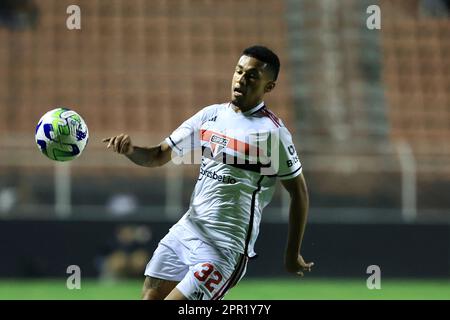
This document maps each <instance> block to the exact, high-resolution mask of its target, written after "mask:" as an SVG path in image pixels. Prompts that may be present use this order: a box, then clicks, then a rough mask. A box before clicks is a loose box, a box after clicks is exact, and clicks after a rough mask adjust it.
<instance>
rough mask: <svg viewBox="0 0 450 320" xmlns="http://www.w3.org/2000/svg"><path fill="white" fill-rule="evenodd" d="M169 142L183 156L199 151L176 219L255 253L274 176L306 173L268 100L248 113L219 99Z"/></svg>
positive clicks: (221, 243)
mask: <svg viewBox="0 0 450 320" xmlns="http://www.w3.org/2000/svg"><path fill="white" fill-rule="evenodd" d="M166 142H167V143H168V144H169V146H170V147H171V148H172V150H173V151H175V152H176V153H177V154H178V155H179V156H184V155H186V154H187V153H188V152H189V151H192V150H197V152H200V151H201V157H198V158H199V159H200V158H201V166H200V174H199V177H198V181H197V183H196V185H195V189H194V191H193V194H192V197H191V202H190V206H189V210H188V212H186V214H185V215H184V216H183V217H182V218H181V219H180V221H179V222H178V223H179V224H183V225H184V226H185V227H187V228H189V229H191V230H192V231H194V232H195V233H196V234H198V235H199V237H200V238H201V239H203V240H204V241H205V242H208V243H211V244H213V245H215V246H217V247H223V248H227V249H231V250H234V251H236V252H239V253H242V254H246V255H248V256H249V257H253V256H255V251H254V245H255V241H256V238H257V237H258V233H259V224H260V221H261V213H262V210H263V209H264V207H265V206H267V204H268V203H269V202H270V200H271V199H272V196H273V193H274V190H275V183H276V179H277V178H279V179H292V178H294V177H296V176H298V175H299V174H300V173H301V172H302V166H301V163H300V161H299V158H298V156H297V152H296V150H295V147H294V144H293V142H292V137H291V134H290V133H289V131H288V130H287V128H286V127H285V126H284V125H283V123H282V121H281V120H280V119H278V118H277V117H276V116H275V115H274V114H273V113H272V112H271V111H269V110H268V109H267V108H266V106H265V105H264V102H262V103H260V104H259V105H257V106H256V107H254V108H252V109H251V110H248V111H246V112H241V111H239V109H237V108H236V107H235V106H233V105H232V104H231V103H224V104H215V105H211V106H208V107H205V108H203V109H202V110H200V111H199V112H198V113H197V114H195V115H194V116H193V117H191V118H190V119H188V120H186V121H185V122H184V123H183V124H181V126H180V127H179V128H177V129H176V130H175V131H174V132H173V133H172V134H171V135H170V136H169V137H168V138H166ZM191 159H192V157H191Z"/></svg>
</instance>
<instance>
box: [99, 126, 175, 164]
mask: <svg viewBox="0 0 450 320" xmlns="http://www.w3.org/2000/svg"><path fill="white" fill-rule="evenodd" d="M102 142H104V143H108V145H107V147H106V148H107V149H109V148H112V149H113V151H115V152H117V153H119V154H123V155H125V156H126V157H127V158H128V159H130V160H131V161H132V162H134V163H135V164H137V165H140V166H144V167H159V166H162V165H164V164H166V163H167V162H169V161H170V160H171V153H172V149H171V148H170V147H169V145H168V144H167V143H166V142H165V141H163V142H161V143H160V144H159V145H157V146H153V147H139V146H135V145H133V143H132V142H131V138H130V137H129V136H128V135H124V134H120V135H118V136H115V137H110V138H106V139H103V140H102Z"/></svg>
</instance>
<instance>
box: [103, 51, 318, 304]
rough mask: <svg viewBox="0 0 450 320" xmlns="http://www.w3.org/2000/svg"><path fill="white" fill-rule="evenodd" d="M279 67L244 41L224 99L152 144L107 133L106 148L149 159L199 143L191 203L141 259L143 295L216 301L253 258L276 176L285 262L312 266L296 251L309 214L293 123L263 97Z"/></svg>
mask: <svg viewBox="0 0 450 320" xmlns="http://www.w3.org/2000/svg"><path fill="white" fill-rule="evenodd" d="M279 69H280V61H279V59H278V57H277V55H276V54H275V53H273V52H272V51H271V50H270V49H268V48H266V47H263V46H252V47H249V48H247V49H245V50H244V51H243V53H242V55H241V57H240V59H239V61H238V63H237V65H236V68H235V71H234V75H233V79H232V82H231V101H230V102H227V103H222V104H214V105H211V106H208V107H205V108H203V109H202V110H200V111H199V112H198V113H196V114H195V115H194V116H192V117H191V118H189V119H188V120H186V121H185V122H184V123H183V124H181V126H180V127H179V128H177V129H176V130H175V131H174V132H173V133H172V134H171V135H170V136H169V137H167V138H166V139H165V140H164V141H163V142H161V143H160V144H159V145H157V146H154V147H139V146H135V145H134V144H133V143H132V141H131V139H130V137H129V136H128V135H125V134H120V135H118V136H115V137H110V138H106V139H103V142H105V143H107V148H112V149H113V150H114V151H115V152H117V153H119V154H123V155H125V156H126V157H128V158H129V159H130V160H131V161H132V162H134V163H136V164H138V165H140V166H146V167H158V166H162V165H164V164H165V163H167V162H169V161H170V160H172V159H173V157H172V156H174V157H175V156H183V155H186V154H187V153H188V152H190V151H192V150H201V151H202V154H201V155H202V156H201V166H200V174H199V178H198V181H197V184H196V186H195V189H194V192H193V194H192V197H191V202H190V206H189V209H188V211H187V212H186V213H185V214H184V216H183V217H182V218H181V219H180V220H179V221H178V222H177V223H176V224H175V225H174V226H173V227H172V228H170V231H169V232H168V234H167V235H166V236H165V237H164V238H163V239H162V240H161V241H160V242H159V245H158V247H157V248H156V250H155V252H154V253H153V257H152V258H151V259H150V261H149V263H148V264H147V267H146V270H145V276H146V278H145V281H144V287H143V299H150V300H153V299H171V300H183V299H189V300H200V299H203V300H216V299H222V298H223V297H224V295H225V294H226V293H227V292H228V291H229V290H230V289H231V288H232V287H233V286H235V285H236V284H237V283H238V282H239V281H240V280H241V278H242V277H243V275H244V274H245V271H246V268H247V262H248V260H249V258H252V257H254V256H256V253H255V251H254V245H255V241H256V238H257V236H258V232H259V224H260V221H261V213H262V210H263V208H264V207H265V206H266V205H267V204H268V203H269V202H270V200H271V198H272V195H273V192H274V189H275V183H276V179H277V178H278V179H280V180H281V182H282V185H283V186H284V187H285V188H286V190H287V191H288V192H289V194H290V199H291V202H290V209H289V227H288V238H287V246H286V251H285V261H284V262H285V266H286V269H287V271H288V272H291V273H294V274H298V275H300V276H303V273H304V272H305V271H311V268H312V266H313V265H314V263H312V262H310V263H306V262H305V261H304V259H303V257H302V255H301V254H300V249H301V243H302V238H303V234H304V231H305V225H306V220H307V213H308V192H307V187H306V183H305V179H304V177H303V174H302V166H301V163H300V161H299V158H298V156H297V152H296V150H295V147H294V144H293V143H292V137H291V135H290V133H289V131H288V130H287V128H286V127H285V126H284V125H283V123H282V121H281V120H280V119H278V118H277V117H276V116H275V115H274V114H273V113H272V112H271V111H270V110H269V109H268V108H267V106H266V105H265V104H264V101H263V97H264V95H265V94H266V93H269V92H271V91H272V90H273V89H274V87H275V83H276V80H277V77H278V73H279Z"/></svg>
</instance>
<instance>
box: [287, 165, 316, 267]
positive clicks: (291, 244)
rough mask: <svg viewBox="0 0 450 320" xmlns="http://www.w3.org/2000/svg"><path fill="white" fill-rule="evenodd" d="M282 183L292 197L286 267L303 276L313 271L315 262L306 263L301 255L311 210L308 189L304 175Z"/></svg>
mask: <svg viewBox="0 0 450 320" xmlns="http://www.w3.org/2000/svg"><path fill="white" fill-rule="evenodd" d="M281 183H282V184H283V186H284V187H285V188H286V190H287V191H288V192H289V195H290V196H291V204H290V207H289V231H288V240H287V246H286V253H285V266H286V269H287V271H288V272H291V273H296V274H298V275H300V276H303V272H305V271H311V268H312V266H313V265H314V263H313V262H310V263H306V262H305V261H304V260H303V257H302V255H301V254H300V252H301V251H300V250H301V246H302V239H303V235H304V233H305V226H306V220H307V216H308V208H309V198H308V189H307V187H306V182H305V178H304V176H303V174H300V175H299V176H297V177H295V178H293V179H289V180H282V181H281Z"/></svg>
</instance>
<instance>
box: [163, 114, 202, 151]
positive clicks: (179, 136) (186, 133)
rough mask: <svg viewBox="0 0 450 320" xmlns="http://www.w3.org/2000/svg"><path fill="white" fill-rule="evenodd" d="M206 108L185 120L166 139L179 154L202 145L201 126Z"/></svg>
mask: <svg viewBox="0 0 450 320" xmlns="http://www.w3.org/2000/svg"><path fill="white" fill-rule="evenodd" d="M204 114H205V108H203V109H202V110H200V111H199V112H197V113H196V114H195V115H193V116H192V117H190V118H189V119H187V120H186V121H184V122H183V123H182V124H181V125H180V126H179V127H178V128H177V129H175V131H174V132H172V134H171V135H170V136H168V137H167V138H166V139H165V141H166V142H167V144H168V145H169V146H170V147H171V148H172V150H173V151H175V153H176V154H177V155H178V156H183V155H185V154H186V153H188V152H189V151H191V150H194V149H196V148H199V147H200V127H201V125H202V123H203V118H204Z"/></svg>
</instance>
